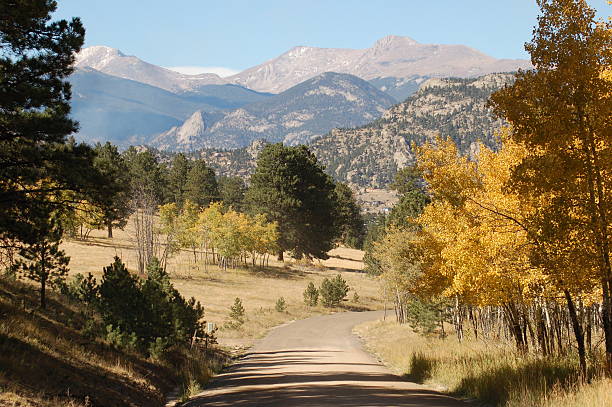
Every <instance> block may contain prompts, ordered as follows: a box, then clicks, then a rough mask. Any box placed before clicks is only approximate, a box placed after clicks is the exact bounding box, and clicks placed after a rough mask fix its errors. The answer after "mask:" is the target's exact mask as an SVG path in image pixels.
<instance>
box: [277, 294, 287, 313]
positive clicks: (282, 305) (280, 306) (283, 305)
mask: <svg viewBox="0 0 612 407" xmlns="http://www.w3.org/2000/svg"><path fill="white" fill-rule="evenodd" d="M275 308H276V312H285V311H286V310H287V302H286V301H285V299H284V298H283V297H280V298H279V299H278V300H276V306H275Z"/></svg>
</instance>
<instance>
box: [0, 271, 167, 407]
mask: <svg viewBox="0 0 612 407" xmlns="http://www.w3.org/2000/svg"><path fill="white" fill-rule="evenodd" d="M86 315H87V313H86V311H85V309H84V308H82V307H81V306H79V305H78V304H70V303H67V302H66V299H65V298H59V297H58V296H56V295H50V298H49V303H48V306H47V309H46V310H41V309H40V308H39V307H38V298H37V296H36V291H34V290H33V288H32V287H31V286H28V285H26V284H23V283H20V282H16V281H12V280H8V279H5V278H3V277H0V405H2V406H20V407H43V406H44V407H47V406H49V407H50V406H72V407H81V406H83V407H85V406H90V407H91V406H100V407H102V406H103V407H106V406H152V407H155V406H163V405H164V393H166V392H168V391H170V390H172V389H173V388H174V386H176V385H177V383H178V382H179V378H178V377H177V374H176V373H175V372H174V371H173V370H172V369H170V368H168V367H164V366H162V365H161V364H158V363H154V362H151V361H149V360H147V359H145V358H144V357H142V356H138V355H137V354H133V353H128V352H125V351H120V350H116V349H113V348H111V347H110V346H108V345H105V344H104V343H101V342H99V341H96V340H92V339H91V337H90V336H89V335H88V325H87V319H88V318H87V317H86Z"/></svg>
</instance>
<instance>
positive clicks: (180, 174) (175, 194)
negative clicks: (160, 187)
mask: <svg viewBox="0 0 612 407" xmlns="http://www.w3.org/2000/svg"><path fill="white" fill-rule="evenodd" d="M191 167H192V165H191V162H190V161H189V160H188V159H187V157H185V154H183V153H178V154H177V155H175V156H174V158H173V159H172V164H170V170H169V172H168V189H169V194H170V197H169V198H170V200H171V201H172V202H175V203H176V204H177V205H178V206H179V207H181V206H182V205H183V202H184V201H185V188H186V185H187V174H188V173H189V170H190V169H191Z"/></svg>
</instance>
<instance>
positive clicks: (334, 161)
mask: <svg viewBox="0 0 612 407" xmlns="http://www.w3.org/2000/svg"><path fill="white" fill-rule="evenodd" d="M512 81H513V75H511V74H489V75H484V76H482V77H479V78H448V79H429V80H428V81H426V82H425V83H423V84H422V86H421V87H420V89H419V90H418V91H417V92H415V93H414V94H413V95H412V96H410V97H409V98H408V99H406V100H405V101H404V102H402V103H399V104H397V105H394V106H392V107H391V108H390V109H388V110H387V111H386V112H385V113H384V114H383V115H382V117H381V118H379V119H377V120H375V121H373V122H372V123H369V124H367V125H365V126H361V127H358V128H352V129H334V130H332V131H330V132H329V133H328V134H326V135H324V136H322V137H320V138H317V139H316V140H314V141H313V142H312V143H311V144H310V149H311V151H312V152H313V153H314V154H315V155H316V156H317V159H318V160H319V161H320V162H321V164H323V165H324V166H325V169H326V172H327V173H328V174H330V175H331V176H333V177H334V178H335V179H336V180H339V181H343V182H346V183H348V184H350V185H352V186H355V187H366V188H385V187H387V186H388V185H389V184H390V183H391V182H392V180H393V177H394V176H395V173H396V172H397V170H398V169H400V168H403V167H405V166H406V165H409V164H411V163H413V162H414V152H413V150H412V143H416V144H417V145H420V144H423V143H424V142H426V141H433V140H434V139H435V137H437V136H440V137H443V138H447V137H450V138H452V139H453V140H454V141H455V142H456V143H457V145H458V147H459V150H460V151H461V152H462V153H464V154H467V155H470V154H473V153H474V152H476V151H477V150H478V148H479V146H480V144H483V145H485V146H488V147H491V148H496V147H497V145H498V140H497V138H496V136H495V131H496V130H498V129H499V128H500V127H501V126H502V125H503V124H504V123H503V122H502V121H501V120H499V119H497V118H495V117H494V116H493V115H492V113H491V111H490V109H489V108H488V106H487V100H488V99H489V97H490V95H491V93H492V92H494V91H496V90H498V89H500V88H502V87H503V86H505V85H507V84H510V83H511V82H512ZM264 145H265V142H264V141H262V140H257V141H255V142H254V143H252V144H251V145H250V146H248V147H245V148H240V149H235V150H229V151H221V150H214V149H204V150H202V151H200V152H198V153H197V155H198V156H199V157H201V158H204V159H205V160H206V162H208V163H210V165H212V166H213V167H214V168H215V169H216V171H217V172H218V173H219V174H220V175H234V176H241V177H247V176H248V175H249V174H250V173H251V172H252V171H253V169H254V168H255V161H256V159H257V155H258V153H259V152H260V151H261V149H262V148H263V146H264Z"/></svg>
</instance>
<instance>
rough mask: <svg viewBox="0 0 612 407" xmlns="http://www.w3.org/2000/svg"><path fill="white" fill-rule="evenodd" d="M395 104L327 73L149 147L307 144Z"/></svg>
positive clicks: (361, 83) (357, 83)
mask: <svg viewBox="0 0 612 407" xmlns="http://www.w3.org/2000/svg"><path fill="white" fill-rule="evenodd" d="M394 103H395V100H394V99H393V98H392V97H390V96H388V95H387V94H385V93H383V92H381V91H379V90H378V89H376V88H375V87H374V86H372V85H370V84H369V83H368V82H366V81H364V80H362V79H360V78H357V77H355V76H352V75H348V74H338V73H333V72H327V73H323V74H321V75H318V76H316V77H315V78H311V79H309V80H307V81H304V82H303V83H300V84H298V85H296V86H294V87H292V88H290V89H288V90H286V91H285V92H282V93H280V94H278V95H274V96H271V97H269V98H267V99H265V100H262V101H259V102H255V103H252V104H248V105H245V106H243V107H241V108H239V109H236V110H233V111H230V112H227V113H225V114H224V115H223V116H222V118H220V119H219V120H217V121H214V122H212V123H210V124H209V125H208V127H207V128H206V129H205V130H202V128H200V127H194V126H191V125H187V122H186V123H185V125H183V126H181V127H180V131H179V130H178V128H173V129H171V130H169V131H168V132H165V133H163V134H161V135H160V136H159V137H157V138H156V139H155V140H153V142H152V143H151V145H152V146H154V147H156V148H158V149H161V150H180V151H189V150H192V149H194V147H196V146H197V147H198V148H224V149H227V148H240V147H245V146H247V145H248V144H250V143H251V142H252V141H254V140H257V139H262V138H265V139H267V140H268V141H270V142H278V141H282V142H283V143H285V144H289V145H294V144H300V143H302V144H304V143H308V142H310V141H311V140H313V139H314V138H316V137H319V136H321V135H323V134H325V133H327V132H328V131H330V130H331V129H332V128H335V127H354V126H360V125H363V124H365V123H368V122H371V121H372V120H374V119H376V118H378V117H380V116H381V115H382V114H383V113H384V112H385V110H386V109H387V108H388V107H390V106H391V105H393V104H394ZM189 120H192V119H191V118H190V119H189ZM189 120H188V121H189ZM189 132H191V133H190V134H187V133H189ZM186 139H188V140H189V142H187V143H186V142H185V140H186Z"/></svg>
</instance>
